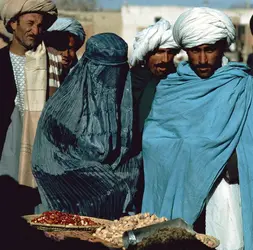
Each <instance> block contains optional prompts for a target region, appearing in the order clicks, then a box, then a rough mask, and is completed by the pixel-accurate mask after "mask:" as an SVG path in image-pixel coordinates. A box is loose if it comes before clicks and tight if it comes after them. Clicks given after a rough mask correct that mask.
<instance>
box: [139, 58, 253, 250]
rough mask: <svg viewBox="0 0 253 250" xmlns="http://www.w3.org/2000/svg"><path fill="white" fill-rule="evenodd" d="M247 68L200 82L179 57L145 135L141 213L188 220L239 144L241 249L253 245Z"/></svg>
mask: <svg viewBox="0 0 253 250" xmlns="http://www.w3.org/2000/svg"><path fill="white" fill-rule="evenodd" d="M247 71H248V68H247V67H246V66H245V65H244V64H241V63H229V64H228V65H226V66H224V67H221V68H219V69H218V70H217V71H216V72H215V74H214V75H212V76H211V77H210V78H208V79H201V78H199V77H198V76H197V75H196V74H195V73H194V72H193V71H192V69H191V68H190V66H189V64H188V63H186V62H184V63H181V64H180V65H179V66H178V69H177V73H175V74H172V75H169V76H168V77H167V79H165V80H162V81H161V82H160V83H159V85H158V87H157V92H156V96H155V99H154V101H153V105H152V110H151V112H150V114H149V117H148V119H147V120H146V123H145V129H144V135H143V157H144V172H145V191H144V198H143V208H142V210H143V212H150V213H155V214H157V215H158V216H166V217H167V218H169V219H174V218H183V219H185V220H186V221H187V222H188V223H190V224H193V223H194V222H195V220H196V219H197V218H198V216H199V214H200V213H201V211H202V209H203V206H204V204H205V201H206V198H207V196H208V194H209V192H210V190H211V188H212V186H213V184H214V182H215V180H216V179H217V177H218V176H219V175H220V174H221V172H222V170H223V168H224V166H225V164H226V162H227V161H228V159H229V157H230V156H231V154H232V153H233V151H234V150H235V149H236V152H237V157H238V168H239V179H240V190H241V198H242V216H243V230H244V241H245V249H246V250H250V249H251V248H252V245H253V213H252V207H253V168H252V166H251V164H252V163H253V125H252V124H253V107H252V95H253V78H252V77H251V76H249V75H248V73H247ZM224 216H225V215H224Z"/></svg>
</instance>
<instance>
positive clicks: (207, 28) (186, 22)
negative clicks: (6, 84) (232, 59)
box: [173, 7, 235, 48]
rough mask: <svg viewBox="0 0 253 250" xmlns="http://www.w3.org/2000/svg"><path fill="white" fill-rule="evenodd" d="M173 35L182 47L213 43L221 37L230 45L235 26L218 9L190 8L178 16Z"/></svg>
mask: <svg viewBox="0 0 253 250" xmlns="http://www.w3.org/2000/svg"><path fill="white" fill-rule="evenodd" d="M173 37H174V39H175V42H176V43H177V44H178V45H180V46H181V47H182V48H192V47H195V46H199V45H202V44H215V43H216V42H217V41H219V40H222V39H226V40H227V44H228V46H230V45H231V43H232V42H234V40H235V27H234V25H233V23H232V21H231V19H230V18H229V17H228V16H227V15H226V14H225V13H223V12H221V11H219V10H215V9H211V8H206V7H199V8H192V9H190V10H188V11H186V12H184V13H183V14H181V15H180V16H179V17H178V19H177V21H176V22H175V24H174V27H173Z"/></svg>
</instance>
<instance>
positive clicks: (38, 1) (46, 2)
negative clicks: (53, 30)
mask: <svg viewBox="0 0 253 250" xmlns="http://www.w3.org/2000/svg"><path fill="white" fill-rule="evenodd" d="M0 7H1V8H0V16H1V20H3V23H4V25H5V27H6V29H7V30H8V31H10V29H9V21H10V20H12V19H14V18H15V17H17V16H19V15H22V14H25V13H34V12H36V13H37V12H38V13H42V14H45V17H46V20H45V28H46V29H47V28H48V27H50V26H51V25H52V23H53V22H54V21H55V20H56V18H57V8H56V6H55V4H54V2H53V1H51V0H4V1H3V2H2V3H1V6H0Z"/></svg>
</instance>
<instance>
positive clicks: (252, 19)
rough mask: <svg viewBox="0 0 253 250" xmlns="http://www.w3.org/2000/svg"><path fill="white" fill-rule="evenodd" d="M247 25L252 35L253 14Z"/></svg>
mask: <svg viewBox="0 0 253 250" xmlns="http://www.w3.org/2000/svg"><path fill="white" fill-rule="evenodd" d="M249 26H250V30H251V34H252V35H253V15H252V16H251V18H250V21H249Z"/></svg>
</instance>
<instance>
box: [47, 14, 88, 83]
mask: <svg viewBox="0 0 253 250" xmlns="http://www.w3.org/2000/svg"><path fill="white" fill-rule="evenodd" d="M44 37H45V38H44V41H45V44H46V46H47V47H48V48H49V51H52V52H53V53H56V54H57V55H59V56H60V58H61V63H62V66H63V72H62V74H61V82H62V81H63V80H64V78H65V77H66V76H67V74H68V73H69V71H70V69H71V68H72V67H73V66H74V65H75V64H76V63H77V61H78V59H77V55H76V53H77V51H78V50H79V49H80V48H81V46H82V45H83V43H84V40H85V32H84V30H83V27H82V25H81V23H79V22H78V21H77V20H76V19H74V18H67V17H60V18H58V19H57V20H56V21H55V22H54V24H53V25H52V26H51V27H50V28H49V29H48V30H47V32H46V33H45V36H44Z"/></svg>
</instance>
